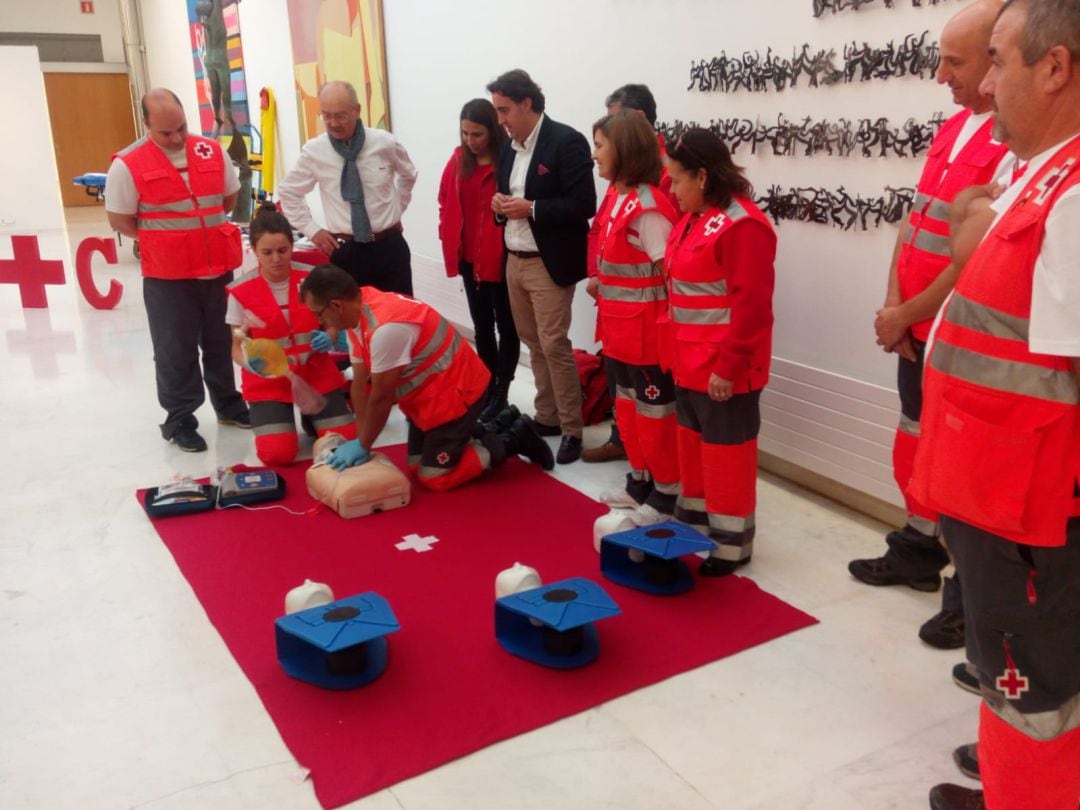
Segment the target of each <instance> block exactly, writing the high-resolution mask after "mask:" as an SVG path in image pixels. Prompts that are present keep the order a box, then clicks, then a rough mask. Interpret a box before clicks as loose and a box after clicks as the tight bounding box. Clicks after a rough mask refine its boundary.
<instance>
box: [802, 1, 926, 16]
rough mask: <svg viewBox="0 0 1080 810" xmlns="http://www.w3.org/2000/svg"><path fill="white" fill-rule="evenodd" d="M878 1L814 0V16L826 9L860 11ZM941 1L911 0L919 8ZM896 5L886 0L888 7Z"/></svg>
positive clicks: (834, 12)
mask: <svg viewBox="0 0 1080 810" xmlns="http://www.w3.org/2000/svg"><path fill="white" fill-rule="evenodd" d="M876 2H877V0H813V3H814V16H815V17H820V16H821V15H822V14H824V13H825V12H826V11H831V12H832V13H833V14H836V13H837V12H840V11H858V10H859V9H860V8H862V7H863V6H868V5H870V4H871V3H876ZM940 2H942V0H911V5H913V6H915V7H916V8H918V7H920V6H922V5H923V4H924V3H925V4H926V5H928V6H936V5H937V4H938V3H940ZM894 5H895V0H885V7H886V8H892V7H893V6H894Z"/></svg>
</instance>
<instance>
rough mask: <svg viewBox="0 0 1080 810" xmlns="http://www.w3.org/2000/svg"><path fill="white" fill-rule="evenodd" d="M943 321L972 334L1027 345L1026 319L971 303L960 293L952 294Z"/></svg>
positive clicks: (1027, 327)
mask: <svg viewBox="0 0 1080 810" xmlns="http://www.w3.org/2000/svg"><path fill="white" fill-rule="evenodd" d="M945 320H947V321H948V322H949V323H954V324H956V325H957V326H962V327H964V328H965V329H970V330H972V331H973V332H981V333H982V334H984V335H992V336H993V337H999V338H1006V339H1008V340H1022V341H1024V343H1027V340H1028V329H1029V327H1030V325H1031V322H1030V321H1029V320H1028V319H1027V318H1022V317H1020V316H1019V315H1009V314H1008V313H1005V312H1002V311H1001V310H999V309H994V308H993V307H988V306H986V304H980V303H978V302H976V301H972V300H971V299H970V298H968V297H967V296H964V295H962V294H960V293H953V297H952V300H951V301H949V306H948V307H947V308H946V310H945Z"/></svg>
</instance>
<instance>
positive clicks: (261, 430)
mask: <svg viewBox="0 0 1080 810" xmlns="http://www.w3.org/2000/svg"><path fill="white" fill-rule="evenodd" d="M295 430H296V425H294V424H293V423H292V422H271V423H270V424H269V425H252V427H251V432H252V433H254V434H255V435H256V436H272V435H274V434H276V433H292V432H293V431H295Z"/></svg>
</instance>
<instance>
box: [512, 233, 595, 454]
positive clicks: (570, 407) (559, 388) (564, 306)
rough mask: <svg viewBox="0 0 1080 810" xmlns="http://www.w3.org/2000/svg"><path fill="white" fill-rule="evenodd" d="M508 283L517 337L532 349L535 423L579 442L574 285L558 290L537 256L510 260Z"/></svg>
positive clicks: (579, 413)
mask: <svg viewBox="0 0 1080 810" xmlns="http://www.w3.org/2000/svg"><path fill="white" fill-rule="evenodd" d="M506 284H507V288H508V289H509V291H510V309H511V311H512V312H513V313H514V325H515V326H516V327H517V333H518V337H520V338H521V341H522V343H524V344H525V345H526V346H528V347H529V362H530V364H531V365H532V370H533V377H534V378H535V380H536V421H538V422H541V423H543V424H545V425H559V426H560V428H561V429H562V432H563V434H564V435H567V436H577V437H578V438H581V430H582V419H581V382H580V381H579V379H578V372H577V366H576V365H575V364H574V349H573V346H572V345H571V344H570V337H569V332H570V318H571V314H572V312H571V310H572V304H573V300H574V287H573V286H570V287H560V286H559V285H558V284H556V283H555V282H554V281H553V280H552V278H551V276H550V275H549V274H548V271H547V268H546V267H544V262H543V261H542V260H541V259H540V258H539V257H537V258H532V259H522V258H519V257H517V256H515V255H513V254H509V255H508V256H507V257H506Z"/></svg>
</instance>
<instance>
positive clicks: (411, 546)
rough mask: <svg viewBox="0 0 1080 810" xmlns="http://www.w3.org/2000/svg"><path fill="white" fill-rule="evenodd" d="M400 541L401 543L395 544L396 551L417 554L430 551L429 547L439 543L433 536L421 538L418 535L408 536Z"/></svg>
mask: <svg viewBox="0 0 1080 810" xmlns="http://www.w3.org/2000/svg"><path fill="white" fill-rule="evenodd" d="M401 539H402V542H400V543H397V544H395V545H394V548H396V549H397V550H398V551H415V552H416V553H417V554H423V553H424V552H425V551H431V547H432V546H434V545H435V544H436V543H438V542H439V538H438V537H435V536H433V535H428V536H427V537H421V536H420V535H418V534H409V535H406V536H405V537H402V538H401Z"/></svg>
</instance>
